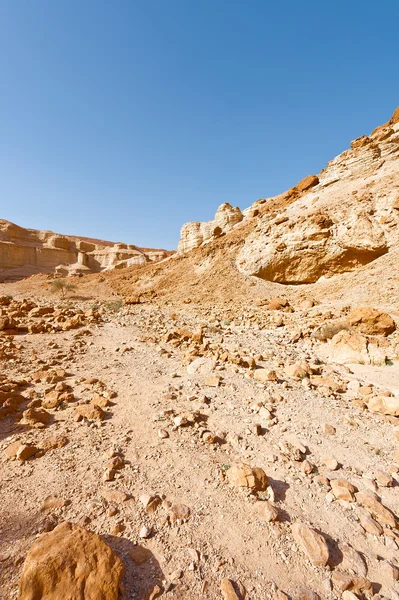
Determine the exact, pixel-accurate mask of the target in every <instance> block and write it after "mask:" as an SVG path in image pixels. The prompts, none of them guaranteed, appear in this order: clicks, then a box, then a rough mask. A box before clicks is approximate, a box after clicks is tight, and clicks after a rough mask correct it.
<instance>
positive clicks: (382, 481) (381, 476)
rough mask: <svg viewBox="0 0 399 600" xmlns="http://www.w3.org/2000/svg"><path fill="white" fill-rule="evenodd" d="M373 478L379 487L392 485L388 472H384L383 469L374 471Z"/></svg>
mask: <svg viewBox="0 0 399 600" xmlns="http://www.w3.org/2000/svg"><path fill="white" fill-rule="evenodd" d="M375 479H376V481H377V483H378V485H379V486H381V487H392V484H393V480H392V476H391V475H389V473H385V471H376V472H375Z"/></svg>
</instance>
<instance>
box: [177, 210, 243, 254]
mask: <svg viewBox="0 0 399 600" xmlns="http://www.w3.org/2000/svg"><path fill="white" fill-rule="evenodd" d="M242 219H243V214H242V212H241V211H240V209H239V208H238V207H233V206H231V204H229V203H228V202H225V203H224V204H221V205H220V206H219V208H218V209H217V211H216V214H215V218H214V220H213V221H209V222H207V223H200V222H198V221H195V222H191V223H185V224H184V225H183V227H182V228H181V231H180V240H179V244H178V246H177V252H178V253H179V254H181V253H184V252H189V251H190V250H193V249H194V248H198V246H201V245H202V244H205V243H207V242H209V241H211V240H212V239H216V238H218V237H219V236H220V235H222V233H226V232H227V231H230V229H232V228H233V227H234V226H235V225H237V223H240V221H242Z"/></svg>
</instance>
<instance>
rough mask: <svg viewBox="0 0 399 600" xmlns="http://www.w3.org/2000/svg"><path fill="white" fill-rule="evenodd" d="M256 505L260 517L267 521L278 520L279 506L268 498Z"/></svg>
mask: <svg viewBox="0 0 399 600" xmlns="http://www.w3.org/2000/svg"><path fill="white" fill-rule="evenodd" d="M256 506H257V512H258V515H259V517H260V518H261V519H263V520H264V521H266V522H267V523H270V522H272V521H277V520H278V517H279V514H278V510H277V508H276V507H275V506H273V504H271V503H270V502H268V501H267V500H265V501H263V502H257V503H256Z"/></svg>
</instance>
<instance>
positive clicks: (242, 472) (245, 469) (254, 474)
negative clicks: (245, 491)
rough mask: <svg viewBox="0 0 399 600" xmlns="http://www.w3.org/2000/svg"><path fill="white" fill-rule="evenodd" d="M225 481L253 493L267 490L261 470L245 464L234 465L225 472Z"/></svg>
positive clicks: (265, 476)
mask: <svg viewBox="0 0 399 600" xmlns="http://www.w3.org/2000/svg"><path fill="white" fill-rule="evenodd" d="M227 479H228V480H229V482H230V483H231V484H232V485H236V486H239V487H246V488H249V489H251V490H252V491H254V492H261V491H264V490H265V489H266V488H267V485H268V479H267V475H266V473H265V472H264V470H263V469H261V468H259V467H250V466H249V465H247V464H245V463H236V464H234V465H232V466H231V467H230V469H229V470H228V471H227Z"/></svg>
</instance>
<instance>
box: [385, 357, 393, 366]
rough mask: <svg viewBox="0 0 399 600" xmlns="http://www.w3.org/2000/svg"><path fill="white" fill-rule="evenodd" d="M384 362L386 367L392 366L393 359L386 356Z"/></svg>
mask: <svg viewBox="0 0 399 600" xmlns="http://www.w3.org/2000/svg"><path fill="white" fill-rule="evenodd" d="M385 364H386V365H387V367H392V366H393V360H391V359H390V358H386V359H385Z"/></svg>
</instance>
